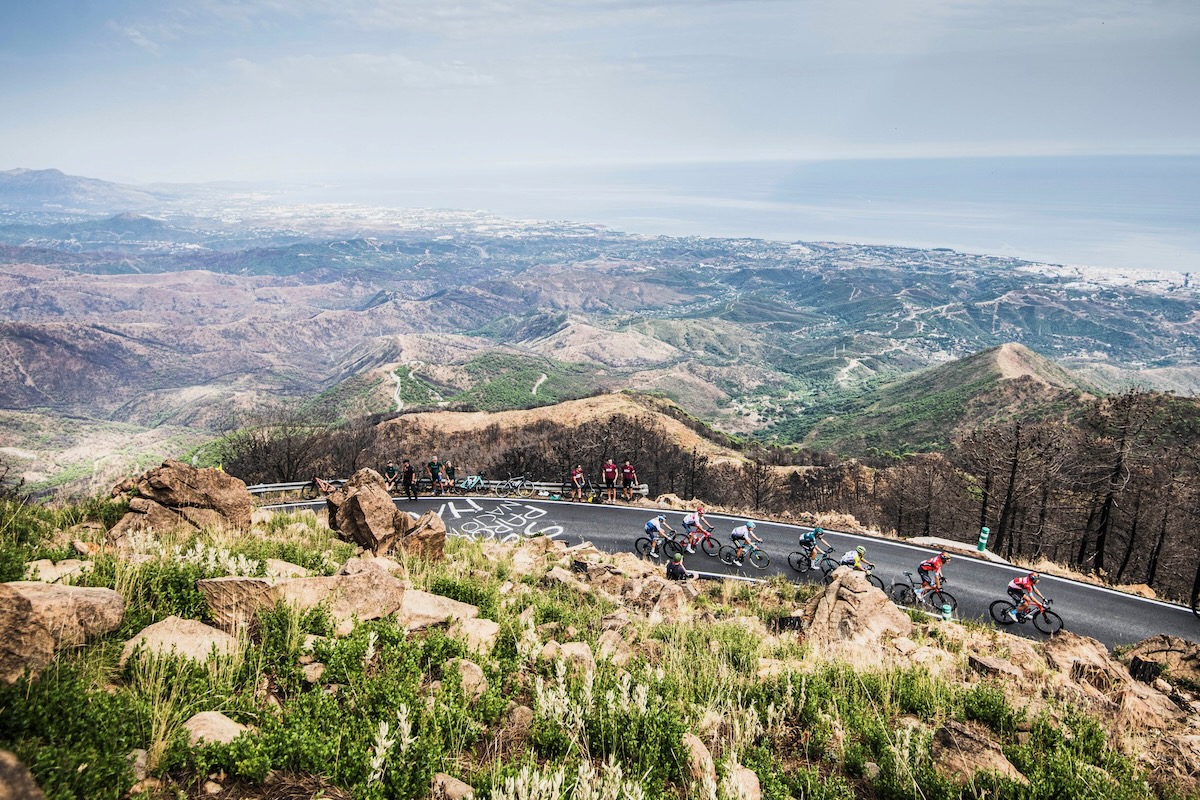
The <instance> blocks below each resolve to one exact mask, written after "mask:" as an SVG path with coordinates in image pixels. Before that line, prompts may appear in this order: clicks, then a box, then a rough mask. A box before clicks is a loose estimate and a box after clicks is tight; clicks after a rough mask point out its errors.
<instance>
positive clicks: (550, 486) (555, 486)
mask: <svg viewBox="0 0 1200 800" xmlns="http://www.w3.org/2000/svg"><path fill="white" fill-rule="evenodd" d="M345 482H346V481H345V480H344V479H341V478H338V479H335V480H331V481H330V483H332V484H334V485H335V486H341V485H342V484H344V483H345ZM505 483H508V481H488V480H485V481H484V482H483V485H484V489H483V490H482V491H481V492H480V493H481V494H483V493H491V492H495V490H496V487H497V486H500V485H502V484H505ZM310 484H312V481H293V482H291V483H257V484H255V485H253V486H247V487H246V491H248V492H250V494H274V493H277V492H298V491H301V490H302V489H304V488H305V487H307V486H309V485H310ZM529 484H530V486H532V487H533V494H534V496H535V497H546V496H548V495H552V494H556V495H562V494H563V493H564V485H563V484H562V483H561V482H559V481H530V482H529ZM417 488H418V489H419V490H423V491H424V492H425V493H426V494H428V492H429V480H428V479H425V481H424V482H423V483H420V484H418V485H417ZM632 488H633V492H634V494H638V495H641V496H642V497H649V496H650V484H648V483H641V484H638V485H637V486H634V487H632ZM592 491H594V492H595V493H596V494H598V495H599V494H603V493H604V492H605V491H606V490H605V488H604V487H603V486H596V485H594V484H593V487H592ZM623 491H624V489H622V488H620V487H618V488H617V492H618V493H620V492H623ZM565 492H566V494H567V495H569V494H570V489H569V488H566V489H565Z"/></svg>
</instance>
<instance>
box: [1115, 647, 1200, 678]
mask: <svg viewBox="0 0 1200 800" xmlns="http://www.w3.org/2000/svg"><path fill="white" fill-rule="evenodd" d="M1121 659H1122V661H1124V662H1125V663H1126V664H1129V665H1131V666H1132V665H1133V663H1134V661H1135V660H1138V661H1141V662H1149V663H1152V664H1157V665H1158V667H1159V668H1160V669H1161V671H1162V673H1163V674H1164V675H1165V676H1166V677H1168V678H1173V679H1175V680H1179V681H1186V682H1187V683H1189V684H1191V686H1192V687H1193V688H1195V689H1198V690H1200V644H1196V643H1195V642H1189V641H1188V640H1187V639H1181V638H1180V637H1178V636H1168V635H1167V634H1159V635H1158V636H1151V637H1150V638H1149V639H1143V640H1142V641H1140V642H1138V643H1137V644H1135V645H1134V646H1133V647H1131V648H1130V649H1129V650H1127V651H1125V653H1124V654H1123V655H1122V657H1121Z"/></svg>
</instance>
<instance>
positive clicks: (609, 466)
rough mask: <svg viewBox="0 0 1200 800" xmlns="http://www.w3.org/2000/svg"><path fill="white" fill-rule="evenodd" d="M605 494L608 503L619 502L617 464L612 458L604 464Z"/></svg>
mask: <svg viewBox="0 0 1200 800" xmlns="http://www.w3.org/2000/svg"><path fill="white" fill-rule="evenodd" d="M603 470H604V494H605V497H606V498H607V499H608V502H610V503H615V502H617V472H618V470H617V462H615V461H613V460H612V459H611V458H610V459H608V461H605V462H604V467H603Z"/></svg>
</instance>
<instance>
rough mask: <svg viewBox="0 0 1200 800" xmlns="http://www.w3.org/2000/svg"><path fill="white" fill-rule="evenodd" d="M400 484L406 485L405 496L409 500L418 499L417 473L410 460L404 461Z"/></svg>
mask: <svg viewBox="0 0 1200 800" xmlns="http://www.w3.org/2000/svg"><path fill="white" fill-rule="evenodd" d="M400 482H401V483H403V484H404V496H405V497H407V498H408V499H409V500H412V501H416V499H417V471H416V470H415V469H413V465H412V464H410V463H409V461H408V459H407V458H406V459H404V468H403V469H402V470H401V471H400Z"/></svg>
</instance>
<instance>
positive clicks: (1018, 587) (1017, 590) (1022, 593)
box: [1008, 572, 1046, 622]
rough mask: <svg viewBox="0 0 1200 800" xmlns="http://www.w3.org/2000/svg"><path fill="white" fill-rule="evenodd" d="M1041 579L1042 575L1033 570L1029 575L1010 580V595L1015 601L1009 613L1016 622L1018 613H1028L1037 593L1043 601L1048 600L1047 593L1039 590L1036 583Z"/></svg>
mask: <svg viewBox="0 0 1200 800" xmlns="http://www.w3.org/2000/svg"><path fill="white" fill-rule="evenodd" d="M1041 579H1042V576H1041V575H1038V574H1037V573H1036V572H1031V573H1029V574H1028V575H1019V576H1017V577H1016V578H1013V579H1012V580H1011V581H1009V582H1008V596H1009V597H1011V598H1012V601H1013V608H1011V609H1010V610H1009V612H1008V615H1009V616H1010V617H1012V618H1013V621H1014V622H1015V621H1016V620H1017V615H1018V614H1026V613H1028V611H1029V603H1030V602H1031V601H1032V600H1033V596H1034V595H1037V596H1038V598H1039V599H1040V600H1041V601H1042V602H1043V603H1044V602H1046V595H1044V594H1042V593H1041V592H1040V591H1038V588H1037V586H1035V585H1034V584H1036V583H1037V582H1038V581H1039V580H1041Z"/></svg>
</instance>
